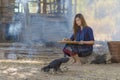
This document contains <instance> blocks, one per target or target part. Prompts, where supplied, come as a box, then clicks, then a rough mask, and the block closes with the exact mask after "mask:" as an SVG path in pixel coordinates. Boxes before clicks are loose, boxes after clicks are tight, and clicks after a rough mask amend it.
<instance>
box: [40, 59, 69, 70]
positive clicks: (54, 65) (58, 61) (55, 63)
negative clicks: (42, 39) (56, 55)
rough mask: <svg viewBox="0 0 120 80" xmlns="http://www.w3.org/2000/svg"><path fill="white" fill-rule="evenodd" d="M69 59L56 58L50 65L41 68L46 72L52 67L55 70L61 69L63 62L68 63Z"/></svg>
mask: <svg viewBox="0 0 120 80" xmlns="http://www.w3.org/2000/svg"><path fill="white" fill-rule="evenodd" d="M68 61H69V58H60V59H55V60H53V61H52V62H50V63H49V65H47V66H45V67H43V68H42V69H41V70H42V71H44V72H49V71H50V69H53V70H54V71H55V72H56V71H61V69H60V66H61V64H62V63H66V62H68Z"/></svg>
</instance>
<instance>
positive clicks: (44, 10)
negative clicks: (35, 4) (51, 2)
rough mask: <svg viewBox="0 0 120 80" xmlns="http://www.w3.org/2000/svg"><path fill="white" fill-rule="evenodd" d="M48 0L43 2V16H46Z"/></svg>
mask: <svg viewBox="0 0 120 80" xmlns="http://www.w3.org/2000/svg"><path fill="white" fill-rule="evenodd" d="M46 2H47V1H46V0H43V14H46Z"/></svg>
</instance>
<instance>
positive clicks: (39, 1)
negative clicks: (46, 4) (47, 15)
mask: <svg viewBox="0 0 120 80" xmlns="http://www.w3.org/2000/svg"><path fill="white" fill-rule="evenodd" d="M37 4H38V12H37V13H41V0H37Z"/></svg>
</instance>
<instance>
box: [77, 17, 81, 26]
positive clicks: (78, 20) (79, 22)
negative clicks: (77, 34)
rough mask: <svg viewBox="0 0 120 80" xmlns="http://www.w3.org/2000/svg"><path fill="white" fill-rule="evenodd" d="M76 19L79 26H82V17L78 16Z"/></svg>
mask: <svg viewBox="0 0 120 80" xmlns="http://www.w3.org/2000/svg"><path fill="white" fill-rule="evenodd" d="M75 21H76V24H77V25H78V26H81V24H82V23H81V19H80V18H79V17H76V19H75Z"/></svg>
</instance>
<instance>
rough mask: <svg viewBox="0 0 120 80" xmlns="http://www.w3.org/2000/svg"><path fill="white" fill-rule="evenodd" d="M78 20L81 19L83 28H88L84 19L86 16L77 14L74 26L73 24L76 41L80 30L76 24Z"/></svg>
mask: <svg viewBox="0 0 120 80" xmlns="http://www.w3.org/2000/svg"><path fill="white" fill-rule="evenodd" d="M76 18H79V19H80V20H81V25H82V26H83V27H87V23H86V21H85V19H84V16H83V15H82V14H81V13H79V14H76V15H75V18H74V24H73V31H74V39H76V34H77V31H78V29H79V27H78V25H77V24H76Z"/></svg>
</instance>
